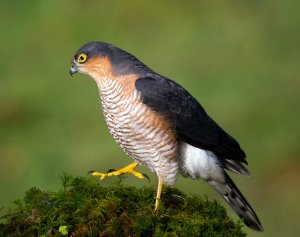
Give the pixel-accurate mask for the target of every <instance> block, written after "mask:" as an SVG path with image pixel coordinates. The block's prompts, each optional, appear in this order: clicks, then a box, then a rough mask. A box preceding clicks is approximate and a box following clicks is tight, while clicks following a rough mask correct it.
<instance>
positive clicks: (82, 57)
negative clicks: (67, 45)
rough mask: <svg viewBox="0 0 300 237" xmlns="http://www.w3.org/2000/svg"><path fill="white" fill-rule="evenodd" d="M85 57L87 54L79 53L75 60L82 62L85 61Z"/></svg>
mask: <svg viewBox="0 0 300 237" xmlns="http://www.w3.org/2000/svg"><path fill="white" fill-rule="evenodd" d="M86 59H87V56H86V54H84V53H81V54H79V55H78V57H77V61H78V62H79V63H84V62H85V61H86Z"/></svg>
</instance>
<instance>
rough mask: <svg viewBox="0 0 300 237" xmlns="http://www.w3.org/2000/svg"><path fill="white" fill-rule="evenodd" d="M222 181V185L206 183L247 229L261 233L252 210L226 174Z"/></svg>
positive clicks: (260, 226)
mask: <svg viewBox="0 0 300 237" xmlns="http://www.w3.org/2000/svg"><path fill="white" fill-rule="evenodd" d="M224 179H225V182H224V183H220V182H217V181H214V180H210V181H208V183H209V185H210V186H212V187H213V188H214V189H215V190H216V191H217V192H218V193H220V194H221V196H222V197H223V198H224V199H225V200H226V202H228V204H229V205H230V206H231V208H232V209H233V210H234V211H235V212H236V213H237V214H238V216H239V217H240V218H241V219H243V221H244V223H245V224H246V225H247V226H248V227H249V228H251V229H252V230H255V231H263V230H264V229H263V227H262V225H261V223H260V221H259V219H258V217H257V215H256V214H255V212H254V210H253V209H252V207H251V206H250V204H249V203H248V202H247V200H246V199H245V197H244V196H243V194H242V193H241V192H240V190H239V189H238V188H237V186H236V185H235V184H234V183H233V181H232V180H231V178H230V177H229V175H228V174H227V173H226V172H224Z"/></svg>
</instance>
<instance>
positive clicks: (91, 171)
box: [86, 170, 95, 175]
mask: <svg viewBox="0 0 300 237" xmlns="http://www.w3.org/2000/svg"><path fill="white" fill-rule="evenodd" d="M94 172H95V170H90V171H89V172H87V173H86V175H89V174H91V173H94Z"/></svg>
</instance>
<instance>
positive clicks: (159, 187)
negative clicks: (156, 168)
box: [154, 178, 163, 211]
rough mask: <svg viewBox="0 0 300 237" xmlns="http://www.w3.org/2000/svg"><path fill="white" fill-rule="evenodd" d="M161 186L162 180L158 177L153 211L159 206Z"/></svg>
mask: <svg viewBox="0 0 300 237" xmlns="http://www.w3.org/2000/svg"><path fill="white" fill-rule="evenodd" d="M162 187H163V182H162V180H161V178H158V186H157V194H156V200H155V209H154V211H156V210H157V208H158V206H159V202H160V196H161V191H162Z"/></svg>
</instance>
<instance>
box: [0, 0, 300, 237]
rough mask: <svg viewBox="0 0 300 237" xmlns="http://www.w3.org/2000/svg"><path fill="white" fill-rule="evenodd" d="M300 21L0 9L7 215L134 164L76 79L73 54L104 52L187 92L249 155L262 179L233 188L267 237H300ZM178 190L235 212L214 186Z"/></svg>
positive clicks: (161, 10) (292, 10)
mask: <svg viewBox="0 0 300 237" xmlns="http://www.w3.org/2000/svg"><path fill="white" fill-rule="evenodd" d="M299 10H300V8H299V1H296V0H288V1H280V0H272V1H271V0H266V1H253V0H251V1H250V0H249V1H229V0H225V1H224V0H222V1H221V0H220V1H175V0H172V1H171V0H168V1H158V0H151V1H133V0H130V1H113V0H110V1H60V0H53V1H37V0H32V1H1V3H0V34H1V35H0V207H1V206H2V207H5V208H4V210H2V212H1V213H2V214H3V212H4V211H5V210H7V209H8V208H9V207H11V206H13V205H12V201H13V200H15V199H16V198H20V197H22V195H23V193H24V191H25V190H27V189H28V188H30V187H32V186H37V187H39V188H41V189H50V190H56V189H58V187H59V185H60V178H59V177H60V175H62V173H63V172H66V173H68V174H71V175H81V176H85V175H86V172H87V171H89V170H92V169H96V170H100V171H106V170H108V169H110V168H119V167H122V166H123V165H126V164H128V163H129V162H131V160H130V159H129V158H128V157H126V156H125V155H124V154H123V152H122V151H121V149H120V148H119V147H118V146H117V145H116V144H115V142H114V141H113V139H112V137H111V136H110V134H109V133H108V130H107V128H106V126H105V123H104V120H103V116H102V112H101V108H100V102H99V97H98V91H97V89H96V85H95V83H94V82H93V81H92V80H91V79H89V78H88V77H86V76H83V75H76V76H75V77H74V78H71V77H70V75H69V66H70V61H71V58H72V56H73V54H74V52H75V51H76V50H77V49H78V48H79V47H80V46H82V45H83V44H85V43H86V42H89V41H95V40H97V41H104V42H110V43H113V44H115V45H118V46H119V47H121V48H123V49H125V50H127V51H129V52H131V53H132V54H134V55H136V56H137V57H138V58H139V59H140V60H142V61H143V62H144V63H146V64H147V65H149V66H150V67H151V68H152V69H154V70H155V71H157V72H159V73H161V74H163V75H165V76H167V77H169V78H172V79H173V80H176V81H177V82H178V83H179V84H181V85H183V86H184V87H185V88H187V89H188V90H189V91H190V92H191V93H192V94H193V95H194V96H195V97H196V98H197V99H198V100H199V101H200V102H201V104H202V105H203V106H204V107H205V108H206V110H207V112H208V113H209V114H210V115H211V116H212V117H213V118H214V119H215V120H216V121H217V122H218V123H219V124H220V125H221V126H222V127H224V129H225V130H227V131H228V132H229V133H230V134H231V135H233V136H234V137H235V138H237V140H238V141H239V142H240V144H241V145H242V147H243V148H244V149H245V150H246V152H247V157H248V161H249V169H250V171H251V178H247V177H241V176H237V175H232V176H233V179H234V180H235V181H236V183H237V184H238V186H239V187H240V189H241V190H242V192H243V193H244V194H245V196H246V197H247V199H248V200H249V202H250V203H251V204H252V205H253V207H254V209H255V210H256V212H257V214H258V215H259V217H260V219H261V221H262V223H263V225H264V227H265V232H264V234H263V236H297V235H298V234H299V232H300V224H299V217H300V203H299V202H300V195H299V194H300V165H299V155H300V147H299V141H300V127H299V117H300V116H299V115H300V114H299V99H300V92H299V88H300V80H299V75H300V66H299V61H300V44H299V42H300V14H299ZM139 170H140V171H142V172H145V173H147V174H149V175H150V177H151V184H150V185H156V179H155V176H154V175H153V174H151V173H150V171H149V170H148V169H146V168H142V167H140V168H139ZM116 179H117V178H111V179H110V180H105V181H103V182H102V183H103V185H106V184H107V183H109V182H115V181H116ZM123 182H125V183H127V184H130V185H136V186H147V185H149V184H148V183H147V182H146V181H144V180H136V179H135V178H133V177H126V178H125V179H124V181H123ZM176 187H178V188H180V189H181V190H183V191H186V192H190V193H197V194H201V195H204V194H205V195H207V197H208V199H210V200H213V199H218V200H220V201H221V202H222V203H223V204H224V205H226V204H225V202H224V201H223V200H221V199H220V198H219V197H218V195H217V194H216V193H215V192H214V191H212V190H211V189H210V188H209V187H208V186H207V185H206V184H204V182H200V181H193V180H190V179H184V178H179V179H178V182H177V184H176ZM226 207H228V206H227V205H226ZM228 211H229V213H230V215H231V216H232V217H233V218H234V219H236V220H237V218H236V216H235V215H234V214H233V213H232V211H231V210H230V208H228ZM1 213H0V214H1ZM245 230H246V231H247V232H248V233H249V236H258V234H257V233H255V232H252V231H249V230H248V229H247V228H245Z"/></svg>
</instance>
